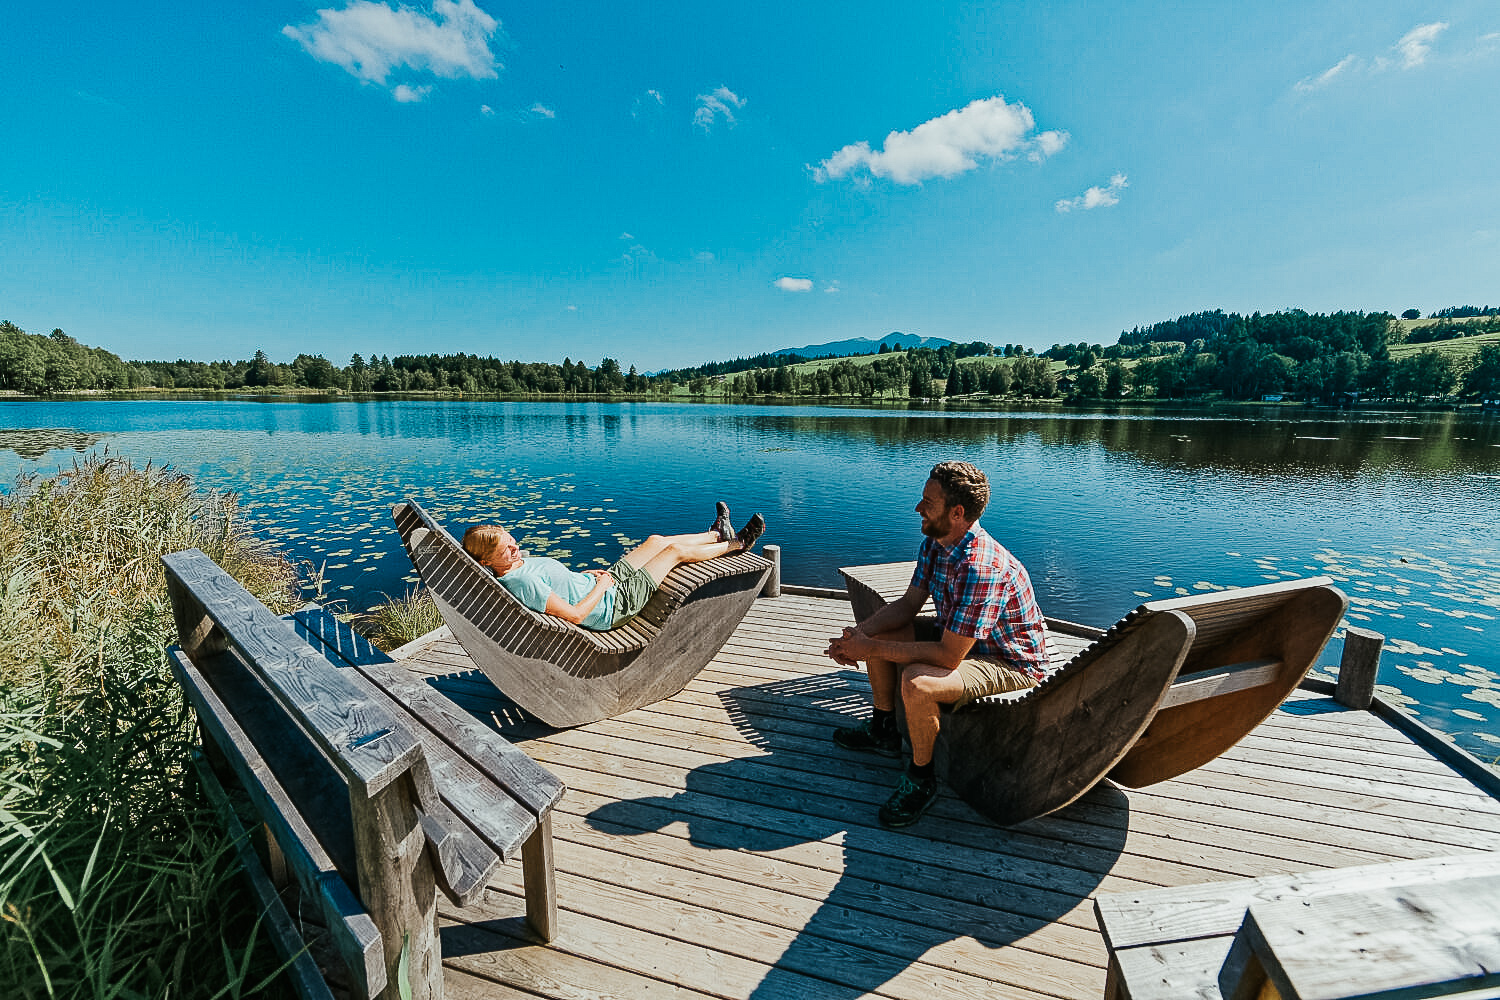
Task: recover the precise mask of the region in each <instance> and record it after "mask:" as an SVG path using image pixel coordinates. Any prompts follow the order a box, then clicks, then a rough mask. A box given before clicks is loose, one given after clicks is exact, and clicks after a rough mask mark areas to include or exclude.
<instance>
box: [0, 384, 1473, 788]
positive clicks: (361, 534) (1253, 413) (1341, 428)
mask: <svg viewBox="0 0 1500 1000" xmlns="http://www.w3.org/2000/svg"><path fill="white" fill-rule="evenodd" d="M42 432H46V433H42ZM49 435H50V436H49ZM89 447H93V448H107V449H108V451H109V453H111V454H115V455H121V456H125V457H128V458H131V459H132V460H135V461H137V462H142V463H143V462H145V461H147V460H151V461H155V462H158V463H167V464H170V465H172V466H173V467H174V468H176V469H177V470H178V471H181V472H184V473H188V474H190V475H191V476H193V477H194V479H196V480H197V481H198V482H199V483H200V484H201V485H203V486H205V487H210V488H213V489H220V490H229V491H233V492H235V493H238V494H239V495H240V496H241V499H242V502H243V505H244V508H245V509H246V511H247V512H248V513H249V515H250V516H251V517H252V518H253V520H254V523H255V525H256V527H257V529H258V530H260V531H262V532H263V533H264V534H266V535H267V536H268V537H270V538H272V539H274V540H275V541H276V542H277V543H278V544H279V545H281V546H282V547H283V548H285V550H286V551H287V552H288V553H289V554H290V555H291V556H292V557H293V558H294V559H296V560H298V561H301V562H304V563H306V564H307V568H308V569H317V570H320V571H321V574H322V576H323V578H324V580H325V587H324V593H323V597H324V599H325V600H330V601H334V602H342V603H343V604H344V605H345V606H347V607H348V608H349V609H351V610H361V609H364V608H367V607H369V606H371V605H373V604H375V603H379V602H380V601H382V600H384V599H385V597H386V596H387V595H395V594H400V593H403V592H404V591H405V590H407V589H408V588H409V587H410V586H411V585H412V584H413V582H414V580H415V578H414V576H413V575H412V568H411V565H410V563H409V562H408V561H407V559H406V557H405V555H404V553H403V552H402V550H401V547H400V543H399V541H398V539H397V538H396V535H395V532H394V529H393V527H392V523H391V520H390V516H389V508H390V505H391V504H392V503H393V502H395V501H397V500H399V499H401V498H402V497H407V496H410V497H415V498H417V499H418V500H419V501H421V502H422V503H423V504H424V505H425V506H428V507H429V508H430V509H431V510H433V512H434V513H435V514H437V515H438V517H439V518H440V519H442V520H443V521H444V522H445V523H447V524H448V525H449V526H450V527H451V528H453V529H455V530H457V531H461V529H462V527H463V526H464V525H466V524H469V523H475V522H478V521H500V522H501V523H504V524H506V525H508V526H511V527H512V528H513V529H514V530H515V531H516V532H517V534H518V535H519V536H520V537H521V539H522V543H523V545H525V546H526V547H527V548H528V549H530V550H532V551H535V552H545V553H547V554H551V555H555V556H558V557H559V558H562V559H565V560H568V561H571V562H573V563H575V564H577V565H579V566H580V567H582V566H588V565H606V564H608V563H609V562H612V561H613V560H614V559H615V558H617V557H618V556H619V554H620V552H621V550H622V548H623V547H626V546H628V545H630V544H633V543H635V542H638V541H639V540H640V539H642V538H644V537H645V536H646V535H647V534H649V533H651V532H672V531H686V530H701V529H703V528H706V527H707V526H708V524H709V522H710V521H711V520H712V516H713V505H714V501H715V500H718V499H723V500H726V501H727V502H728V503H729V504H730V505H731V507H732V508H733V510H734V512H735V516H736V518H737V519H738V520H743V519H744V518H745V517H747V516H748V515H749V514H750V513H752V512H754V511H760V512H762V513H763V514H764V516H765V518H766V520H767V522H768V523H769V524H770V530H769V531H768V533H767V535H766V539H765V540H766V541H767V542H776V543H779V544H780V545H781V546H782V553H783V577H784V579H785V580H787V581H788V582H792V583H804V584H814V585H822V586H839V585H840V580H839V577H838V574H837V567H839V566H841V565H855V564H860V563H869V562H886V561H892V560H898V559H910V558H913V556H914V553H915V549H916V546H917V544H918V542H919V540H920V535H919V533H918V531H917V519H916V516H915V514H914V513H913V512H912V507H913V505H914V504H915V502H916V500H917V498H918V496H919V495H920V492H921V488H922V484H923V482H924V481H925V479H926V476H927V471H928V469H929V468H930V467H931V466H932V465H933V464H934V463H935V462H938V461H941V460H944V459H948V458H964V459H967V460H968V461H971V462H974V463H975V464H976V465H978V466H979V467H980V468H982V469H984V470H985V471H986V472H987V473H988V474H989V476H990V479H991V483H992V486H993V494H994V495H993V499H992V500H991V504H990V509H989V510H988V511H987V512H986V514H985V516H984V518H983V523H984V524H985V526H986V527H987V528H988V529H989V530H990V532H991V533H992V534H994V535H995V536H996V537H997V538H999V539H1000V540H1001V542H1002V543H1003V544H1005V545H1006V546H1007V547H1009V548H1010V549H1011V550H1012V551H1014V552H1015V553H1016V554H1017V555H1018V556H1019V557H1020V558H1021V559H1022V561H1023V562H1024V563H1025V564H1026V565H1027V566H1028V567H1029V569H1030V571H1031V574H1032V578H1033V580H1034V582H1035V584H1036V588H1037V592H1038V595H1039V599H1040V600H1041V602H1042V605H1043V610H1044V611H1045V612H1046V613H1047V614H1049V615H1051V616H1054V617H1060V618H1069V619H1073V620H1076V621H1083V622H1088V623H1091V624H1107V623H1109V622H1112V621H1114V620H1115V619H1117V618H1119V617H1120V616H1121V615H1122V614H1124V613H1125V612H1126V611H1128V610H1129V609H1130V608H1132V607H1134V606H1135V605H1137V604H1140V603H1142V602H1143V601H1145V600H1148V599H1155V598H1161V597H1166V596H1171V595H1174V594H1182V593H1198V592H1202V591H1207V590H1211V589H1218V588H1222V587H1227V586H1250V585H1254V584H1259V583H1263V582H1267V581H1269V580H1278V579H1288V578H1293V577H1305V576H1313V575H1319V574H1328V575H1331V576H1333V577H1334V578H1335V579H1336V580H1337V581H1338V583H1339V586H1340V587H1342V588H1343V589H1344V590H1345V592H1346V593H1348V594H1349V596H1350V598H1351V605H1350V612H1349V616H1348V622H1349V623H1350V624H1357V625H1361V626H1364V627H1368V628H1373V629H1375V630H1377V631H1380V632H1382V633H1383V634H1385V635H1386V636H1387V639H1388V641H1387V650H1386V654H1385V657H1384V660H1383V662H1382V671H1381V681H1382V683H1383V684H1385V685H1387V693H1388V694H1390V695H1391V696H1392V697H1393V698H1396V699H1397V700H1401V701H1406V702H1408V703H1409V706H1410V709H1411V710H1412V711H1413V712H1414V713H1415V714H1417V715H1418V716H1419V717H1420V718H1422V719H1423V721H1425V722H1427V723H1428V724H1430V725H1433V726H1434V727H1435V728H1438V729H1439V730H1441V731H1443V732H1447V733H1451V734H1453V736H1454V737H1455V738H1456V739H1457V741H1458V742H1459V743H1460V744H1461V745H1463V746H1465V747H1466V748H1468V749H1470V750H1472V751H1473V752H1475V753H1477V754H1478V755H1480V756H1481V757H1484V758H1485V759H1494V758H1495V756H1496V755H1497V754H1500V676H1497V673H1496V671H1497V670H1500V629H1497V627H1496V622H1495V618H1496V616H1497V615H1500V548H1497V545H1500V543H1497V535H1500V532H1497V531H1496V520H1497V519H1496V516H1495V511H1496V510H1497V509H1500V422H1497V420H1496V419H1495V418H1494V417H1484V416H1481V415H1475V414H1455V413H1435V414H1422V415H1417V416H1411V415H1399V414H1355V415H1345V416H1340V415H1336V414H1320V413H1316V412H1310V411H1305V410H1302V409H1284V408H1279V407H1267V408H1265V409H1264V410H1249V411H1247V410H1235V411H1233V412H1227V413H1213V412H1204V411H1192V412H1188V413H1159V412H1150V411H1126V410H1116V411H1078V412H1064V413H1059V412H1057V411H1055V410H1049V411H1044V412H1024V411H1018V412H999V413H997V412H958V413H955V412H945V411H939V412H934V411H907V410H881V409H861V408H854V407H850V408H842V409H841V408H831V407H794V406H725V405H692V404H668V403H588V402H578V403H517V402H467V401H465V402H451V401H448V402H442V401H415V400H377V401H358V402H353V401H339V402H320V403H303V402H285V401H248V400H225V401H185V400H170V401H169V400H152V401H120V400H99V401H92V400H91V401H83V402H55V403H54V402H28V401H8V402H3V403H0V482H5V483H8V482H11V481H13V480H14V478H15V477H16V476H17V475H20V474H26V473H31V472H36V471H43V472H45V471H49V470H53V469H56V468H57V467H58V466H59V465H60V464H67V463H69V462H71V461H72V459H73V458H74V457H76V451H75V449H79V448H89ZM1340 647H1341V643H1340V642H1339V641H1338V640H1337V639H1336V640H1335V641H1334V642H1332V643H1330V644H1329V647H1328V650H1327V651H1326V652H1325V654H1324V661H1325V662H1326V663H1330V664H1331V663H1336V662H1337V657H1338V654H1339V650H1340Z"/></svg>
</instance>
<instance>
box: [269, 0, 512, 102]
mask: <svg viewBox="0 0 1500 1000" xmlns="http://www.w3.org/2000/svg"><path fill="white" fill-rule="evenodd" d="M499 27H500V22H499V21H497V20H495V19H494V18H493V17H491V16H490V15H488V14H486V13H485V12H484V11H482V10H480V9H479V8H478V7H477V6H475V4H474V0H433V4H432V11H431V13H430V14H429V13H425V12H423V11H419V10H416V9H414V8H412V7H406V6H401V7H390V6H387V5H386V4H384V3H375V2H373V0H351V2H350V3H349V4H347V5H346V6H345V7H343V8H342V9H340V10H334V9H331V8H329V9H325V10H320V11H318V16H317V19H316V20H314V21H312V22H309V23H307V24H301V25H292V24H289V25H287V26H285V27H284V28H282V29H281V33H282V34H283V35H285V36H286V37H288V38H290V39H292V40H293V41H295V42H297V43H298V44H299V45H301V46H302V47H303V49H305V50H306V51H307V53H308V54H309V55H311V56H312V57H313V58H314V59H317V60H318V61H319V62H326V63H333V64H334V65H335V66H340V67H342V68H343V69H344V70H346V71H347V72H349V73H350V74H351V75H353V76H355V77H357V78H358V79H360V80H364V81H366V82H367V83H377V84H380V85H381V86H386V85H387V84H388V81H389V80H390V77H391V75H392V74H393V73H395V72H397V71H399V70H409V71H412V72H416V73H431V74H432V75H433V76H437V77H441V78H444V79H449V80H456V79H462V78H469V79H475V80H487V79H493V78H494V77H496V76H498V75H499V70H500V63H499V62H498V60H496V58H495V54H494V53H493V52H491V51H490V40H491V39H492V38H493V37H494V35H495V33H496V31H497V30H498V29H499ZM427 89H430V88H420V87H413V86H411V85H409V84H405V83H402V84H398V85H397V86H396V87H395V88H393V89H392V91H391V93H392V95H393V96H395V98H396V99H397V100H398V101H411V100H420V97H418V96H415V95H417V94H419V93H422V94H423V95H424V96H425V91H426V90H427Z"/></svg>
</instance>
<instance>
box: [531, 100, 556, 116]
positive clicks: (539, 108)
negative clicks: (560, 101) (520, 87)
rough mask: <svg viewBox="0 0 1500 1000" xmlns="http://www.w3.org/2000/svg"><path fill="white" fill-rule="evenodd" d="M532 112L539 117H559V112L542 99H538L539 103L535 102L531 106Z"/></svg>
mask: <svg viewBox="0 0 1500 1000" xmlns="http://www.w3.org/2000/svg"><path fill="white" fill-rule="evenodd" d="M531 113H532V114H533V115H535V116H536V117H537V118H556V117H557V112H556V111H553V110H552V109H551V108H549V107H547V105H545V104H543V103H541V102H540V101H538V102H537V103H535V104H533V105H532V106H531Z"/></svg>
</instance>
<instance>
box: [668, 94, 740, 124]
mask: <svg viewBox="0 0 1500 1000" xmlns="http://www.w3.org/2000/svg"><path fill="white" fill-rule="evenodd" d="M658 100H660V97H659V96H658ZM744 106H745V99H744V98H743V97H741V96H739V95H738V94H736V93H735V92H734V91H732V90H730V89H729V88H728V87H719V88H717V89H715V90H714V91H713V92H712V93H709V94H699V95H698V110H696V111H694V112H693V125H694V126H695V127H697V128H701V129H702V130H703V131H705V132H708V131H711V130H712V129H713V127H714V126H715V125H716V124H718V123H719V122H720V121H722V122H724V123H725V124H726V125H728V126H729V127H730V128H733V127H734V123H735V118H734V113H735V112H736V111H738V110H739V109H740V108H743V107H744Z"/></svg>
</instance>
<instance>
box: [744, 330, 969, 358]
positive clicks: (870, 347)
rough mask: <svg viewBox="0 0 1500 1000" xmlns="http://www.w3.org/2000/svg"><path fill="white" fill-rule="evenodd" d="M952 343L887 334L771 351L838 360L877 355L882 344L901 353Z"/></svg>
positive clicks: (887, 348)
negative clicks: (863, 355)
mask: <svg viewBox="0 0 1500 1000" xmlns="http://www.w3.org/2000/svg"><path fill="white" fill-rule="evenodd" d="M951 343H953V341H951V340H944V339H943V338H942V337H919V336H917V335H916V334H915V333H888V334H886V335H885V336H884V337H881V338H880V339H879V340H871V339H870V338H869V337H855V338H854V339H852V340H835V341H833V342H832V343H829V344H810V345H808V346H807V347H783V348H782V349H781V350H779V351H772V352H771V355H772V356H773V357H774V356H776V355H778V354H798V355H801V356H802V357H804V358H840V357H847V356H849V355H851V354H879V353H880V345H881V344H884V345H885V346H886V350H890V349H891V348H893V347H900V348H901V349H902V350H903V351H909V350H911V349H912V348H913V347H931V348H932V349H933V350H937V349H938V348H940V347H946V346H948V345H949V344H951Z"/></svg>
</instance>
